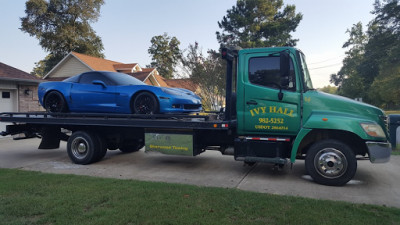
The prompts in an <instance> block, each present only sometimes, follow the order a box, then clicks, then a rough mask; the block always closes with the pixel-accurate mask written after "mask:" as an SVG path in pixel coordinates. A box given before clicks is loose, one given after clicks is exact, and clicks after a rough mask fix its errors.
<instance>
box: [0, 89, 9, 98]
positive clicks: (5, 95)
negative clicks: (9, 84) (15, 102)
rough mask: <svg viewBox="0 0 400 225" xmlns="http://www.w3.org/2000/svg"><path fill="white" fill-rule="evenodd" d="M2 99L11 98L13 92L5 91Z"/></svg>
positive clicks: (2, 93)
mask: <svg viewBox="0 0 400 225" xmlns="http://www.w3.org/2000/svg"><path fill="white" fill-rule="evenodd" d="M1 97H2V98H11V92H9V91H3V92H1Z"/></svg>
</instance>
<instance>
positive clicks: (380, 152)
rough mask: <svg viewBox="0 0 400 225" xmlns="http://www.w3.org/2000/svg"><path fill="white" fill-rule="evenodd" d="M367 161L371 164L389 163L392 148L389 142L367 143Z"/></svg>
mask: <svg viewBox="0 0 400 225" xmlns="http://www.w3.org/2000/svg"><path fill="white" fill-rule="evenodd" d="M365 144H367V148H368V155H369V161H371V163H385V162H389V159H390V154H391V152H392V146H391V144H390V143H389V142H373V141H367V142H366V143H365Z"/></svg>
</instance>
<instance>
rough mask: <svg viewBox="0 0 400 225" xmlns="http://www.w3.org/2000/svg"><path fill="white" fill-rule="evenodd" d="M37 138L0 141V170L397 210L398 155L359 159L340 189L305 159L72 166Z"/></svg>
mask: <svg viewBox="0 0 400 225" xmlns="http://www.w3.org/2000/svg"><path fill="white" fill-rule="evenodd" d="M39 142H40V140H39V139H30V140H19V141H13V140H11V139H9V138H6V139H0V168H18V169H23V170H33V171H42V172H46V173H58V174H78V175H88V176H98V177H109V178H118V179H135V180H146V181H160V182H170V183H183V184H193V185H198V186H213V187H224V188H237V189H240V190H246V191H254V192H262V193H271V194H277V195H292V196H302V197H309V198H315V199H329V200H337V201H347V202H354V203H366V204H375V205H384V206H392V207H398V208H400V156H392V158H391V161H390V162H389V163H385V164H371V163H370V162H369V161H358V170H357V173H356V176H355V178H354V180H352V181H350V182H349V183H348V184H347V185H345V186H343V187H330V186H323V185H318V184H316V183H314V182H313V181H312V179H311V178H310V177H309V176H308V175H305V170H304V162H303V161H297V162H296V163H295V164H294V165H293V169H290V165H289V166H287V167H286V168H284V169H283V170H281V171H275V170H273V167H272V166H271V165H268V164H256V165H255V166H253V167H250V166H245V165H244V164H243V163H242V162H237V161H234V159H233V156H223V155H221V154H220V153H219V152H213V151H208V152H205V153H203V154H201V155H199V156H196V157H185V156H169V155H162V154H158V153H145V152H144V151H143V149H142V150H140V151H139V152H136V153H131V154H123V153H120V152H119V151H118V150H117V151H108V152H107V155H106V156H105V158H104V159H103V160H102V161H100V162H98V163H95V164H91V165H76V164H73V163H72V162H71V161H70V160H69V158H68V155H67V152H66V147H65V146H66V145H65V143H63V144H62V145H61V148H60V149H57V150H38V149H37V146H39Z"/></svg>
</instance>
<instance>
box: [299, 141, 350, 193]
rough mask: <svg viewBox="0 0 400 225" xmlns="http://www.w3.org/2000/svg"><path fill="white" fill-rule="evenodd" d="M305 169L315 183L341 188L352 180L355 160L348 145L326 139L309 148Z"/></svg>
mask: <svg viewBox="0 0 400 225" xmlns="http://www.w3.org/2000/svg"><path fill="white" fill-rule="evenodd" d="M305 167H306V171H307V172H308V173H309V174H310V176H311V177H312V178H313V179H314V181H315V182H316V183H319V184H323V185H329V186H342V185H345V184H346V183H347V182H349V181H350V180H351V179H353V177H354V175H355V173H356V170H357V159H356V157H355V155H354V153H353V151H352V150H351V149H350V147H349V146H348V145H346V144H344V143H342V142H340V141H337V140H332V139H326V140H321V141H318V142H316V143H315V144H313V145H312V146H311V147H310V149H309V150H308V151H307V156H306V159H305Z"/></svg>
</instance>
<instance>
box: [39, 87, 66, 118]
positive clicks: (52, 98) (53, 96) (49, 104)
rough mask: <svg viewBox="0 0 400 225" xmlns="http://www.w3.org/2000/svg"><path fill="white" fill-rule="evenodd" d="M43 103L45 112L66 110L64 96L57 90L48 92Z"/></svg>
mask: <svg viewBox="0 0 400 225" xmlns="http://www.w3.org/2000/svg"><path fill="white" fill-rule="evenodd" d="M43 105H44V108H45V109H46V111H47V112H52V113H62V112H67V111H68V107H67V102H66V101H65V99H64V96H63V95H62V94H61V93H60V92H58V91H52V92H50V93H48V94H47V95H46V98H45V99H44V104H43Z"/></svg>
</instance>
